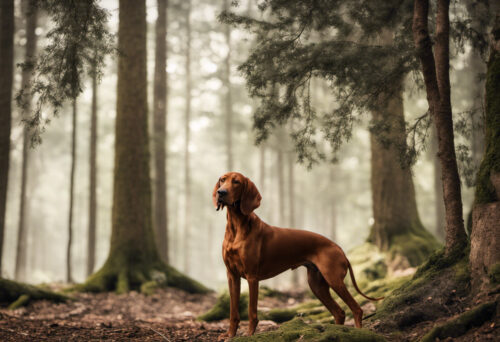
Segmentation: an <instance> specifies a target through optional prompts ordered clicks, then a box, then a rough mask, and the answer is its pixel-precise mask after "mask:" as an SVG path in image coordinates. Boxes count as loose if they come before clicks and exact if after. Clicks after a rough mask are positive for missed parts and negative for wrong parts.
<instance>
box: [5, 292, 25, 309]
mask: <svg viewBox="0 0 500 342" xmlns="http://www.w3.org/2000/svg"><path fill="white" fill-rule="evenodd" d="M29 301H30V296H29V295H27V294H23V295H21V296H19V298H18V299H17V300H16V301H15V302H12V304H10V305H9V310H15V309H17V308H20V307H21V306H25V305H27V304H28V303H29Z"/></svg>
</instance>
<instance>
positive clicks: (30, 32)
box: [15, 0, 38, 281]
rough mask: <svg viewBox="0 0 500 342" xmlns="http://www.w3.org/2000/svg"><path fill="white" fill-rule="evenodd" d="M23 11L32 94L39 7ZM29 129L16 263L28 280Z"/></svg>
mask: <svg viewBox="0 0 500 342" xmlns="http://www.w3.org/2000/svg"><path fill="white" fill-rule="evenodd" d="M21 6H22V11H23V14H24V17H25V20H26V50H25V55H24V58H25V60H26V61H27V62H28V64H29V65H30V66H31V67H29V68H28V67H27V68H24V69H23V71H22V78H21V87H22V88H25V89H26V90H27V93H28V94H27V96H30V95H29V93H31V91H30V90H29V89H28V87H29V86H30V83H31V81H30V79H31V73H32V71H33V67H32V66H33V65H34V58H35V52H36V32H35V30H36V26H37V17H38V15H37V8H36V6H35V2H34V0H24V1H22V3H21ZM26 103H27V106H26V107H25V108H23V111H22V113H23V117H27V116H28V115H29V113H30V112H31V98H30V99H26ZM28 134H29V131H28V127H26V126H24V127H23V155H22V168H21V194H20V196H21V199H20V201H19V227H18V230H17V248H16V265H15V279H17V280H21V281H25V280H26V266H27V265H26V264H27V260H26V254H27V250H26V249H27V239H28V232H27V224H26V221H27V211H28V210H27V205H28V201H27V198H26V192H27V183H28V165H29V159H30V154H29V135H28Z"/></svg>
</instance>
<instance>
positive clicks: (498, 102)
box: [474, 52, 500, 204]
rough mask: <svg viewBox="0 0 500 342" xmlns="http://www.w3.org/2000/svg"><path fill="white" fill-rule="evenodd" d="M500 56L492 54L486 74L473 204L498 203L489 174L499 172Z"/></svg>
mask: <svg viewBox="0 0 500 342" xmlns="http://www.w3.org/2000/svg"><path fill="white" fill-rule="evenodd" d="M498 94H500V55H499V54H498V53H495V52H493V53H492V54H491V56H490V60H489V62H488V70H487V73H486V111H485V127H484V132H485V144H486V149H485V153H484V156H483V160H482V162H481V165H480V167H479V171H478V173H477V176H476V193H475V200H474V201H475V203H476V204H479V203H490V202H495V201H498V200H499V199H498V198H496V193H495V189H494V187H493V184H491V180H490V174H491V173H492V172H494V173H498V172H500V148H499V146H500V96H498Z"/></svg>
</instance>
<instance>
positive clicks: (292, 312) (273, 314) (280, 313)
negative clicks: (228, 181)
mask: <svg viewBox="0 0 500 342" xmlns="http://www.w3.org/2000/svg"><path fill="white" fill-rule="evenodd" d="M296 315H297V310H296V309H272V310H269V311H267V312H259V319H260V320H270V321H274V322H276V323H283V322H287V321H290V320H292V319H293V318H294V317H295V316H296Z"/></svg>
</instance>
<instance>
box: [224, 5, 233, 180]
mask: <svg viewBox="0 0 500 342" xmlns="http://www.w3.org/2000/svg"><path fill="white" fill-rule="evenodd" d="M228 9H229V0H224V6H223V10H224V11H227V10H228ZM224 37H225V39H226V45H227V54H226V57H225V58H224V78H223V84H224V88H225V90H226V94H225V99H224V108H225V112H226V168H227V171H233V108H232V107H233V99H232V94H231V27H230V26H229V25H228V24H225V25H224Z"/></svg>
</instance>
